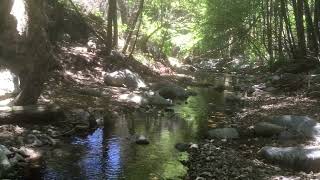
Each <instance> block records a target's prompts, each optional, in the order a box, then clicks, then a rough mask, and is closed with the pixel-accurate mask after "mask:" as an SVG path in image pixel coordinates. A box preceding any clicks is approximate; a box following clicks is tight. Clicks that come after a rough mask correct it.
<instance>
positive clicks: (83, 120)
mask: <svg viewBox="0 0 320 180" xmlns="http://www.w3.org/2000/svg"><path fill="white" fill-rule="evenodd" d="M69 116H70V117H69V118H68V119H71V120H72V121H75V122H77V123H78V124H81V125H82V126H87V129H89V128H91V127H95V126H96V125H97V122H96V120H95V118H94V116H93V115H91V114H90V113H89V112H87V111H85V110H83V109H73V110H71V114H69Z"/></svg>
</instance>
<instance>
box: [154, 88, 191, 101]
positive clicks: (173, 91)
mask: <svg viewBox="0 0 320 180" xmlns="http://www.w3.org/2000/svg"><path fill="white" fill-rule="evenodd" d="M158 92H159V95H160V96H162V97H164V98H165V99H186V98H188V96H189V95H190V94H191V93H189V92H188V91H187V90H185V89H184V88H182V87H180V86H177V85H170V84H168V85H166V86H163V87H161V88H160V89H159V90H158Z"/></svg>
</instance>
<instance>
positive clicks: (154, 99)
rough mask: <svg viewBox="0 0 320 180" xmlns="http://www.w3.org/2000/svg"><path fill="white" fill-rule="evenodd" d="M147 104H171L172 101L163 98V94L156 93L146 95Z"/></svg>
mask: <svg viewBox="0 0 320 180" xmlns="http://www.w3.org/2000/svg"><path fill="white" fill-rule="evenodd" d="M145 102H146V104H150V105H156V106H171V105H172V102H171V101H169V100H167V99H165V98H163V97H162V96H159V95H158V94H155V95H153V96H147V97H146V101H145Z"/></svg>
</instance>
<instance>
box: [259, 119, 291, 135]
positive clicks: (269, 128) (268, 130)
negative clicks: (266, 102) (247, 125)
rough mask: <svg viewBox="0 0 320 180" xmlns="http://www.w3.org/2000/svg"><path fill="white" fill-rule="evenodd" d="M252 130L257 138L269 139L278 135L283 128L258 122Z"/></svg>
mask: <svg viewBox="0 0 320 180" xmlns="http://www.w3.org/2000/svg"><path fill="white" fill-rule="evenodd" d="M253 130H254V133H255V134H256V135H257V136H263V137H270V136H274V135H279V134H280V133H281V132H283V131H284V130H285V128H284V127H282V126H279V125H276V124H272V123H268V122H260V123H258V124H256V125H255V126H254V127H253Z"/></svg>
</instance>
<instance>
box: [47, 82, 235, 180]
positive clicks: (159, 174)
mask: <svg viewBox="0 0 320 180" xmlns="http://www.w3.org/2000/svg"><path fill="white" fill-rule="evenodd" d="M224 80H228V81H229V78H222V81H224ZM212 81H213V82H215V81H217V79H214V80H212ZM193 90H194V91H196V92H197V93H198V96H195V97H190V98H189V99H188V101H187V103H185V102H181V103H180V105H176V106H175V107H174V111H175V113H166V114H164V115H162V116H159V114H158V113H157V112H154V113H145V112H143V111H142V112H139V111H137V112H133V113H128V114H124V115H123V116H121V117H120V118H118V119H116V120H115V121H114V122H115V123H114V124H113V125H110V124H108V125H107V127H106V128H105V129H97V130H96V131H95V132H94V133H93V134H91V135H89V136H87V137H85V138H76V139H75V140H74V141H73V143H72V146H76V147H77V149H76V150H75V151H72V152H79V153H78V155H77V156H75V155H74V154H71V155H70V156H71V157H72V158H71V159H77V160H76V161H75V160H73V161H72V162H73V163H70V162H69V163H66V164H64V165H61V166H57V165H55V163H54V162H53V163H51V164H50V163H49V164H48V167H47V169H50V171H48V170H47V172H48V173H46V177H49V176H50V177H51V178H52V179H59V178H55V177H59V175H58V174H59V173H56V172H67V173H66V174H63V177H72V178H69V179H77V178H79V179H129V180H130V179H132V180H141V179H179V178H181V177H182V176H183V175H184V174H185V173H186V168H185V167H184V166H182V164H181V163H180V162H179V161H178V157H179V155H180V154H179V152H178V151H177V150H175V148H174V145H175V144H176V143H178V142H195V141H197V139H198V138H199V137H202V136H203V134H204V133H205V132H206V130H207V129H208V121H211V120H210V119H208V117H210V116H209V115H210V113H211V112H213V111H217V110H219V108H220V107H222V108H223V106H224V97H223V93H221V92H220V93H219V92H215V91H214V90H213V89H211V88H193ZM212 102H214V106H210V105H209V104H211V103H212ZM135 135H145V136H147V137H148V138H149V140H150V142H151V143H150V145H147V146H139V145H136V144H135V143H134V136H135ZM67 161H70V160H67ZM49 172H50V173H49ZM68 173H69V174H68ZM60 177H61V173H60Z"/></svg>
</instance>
